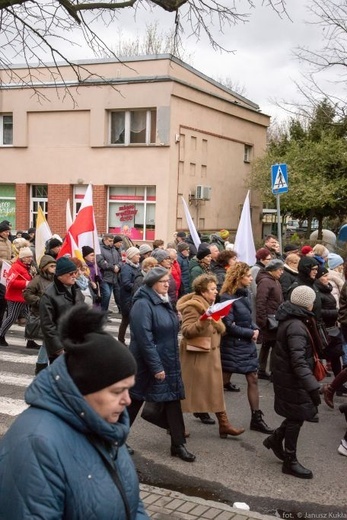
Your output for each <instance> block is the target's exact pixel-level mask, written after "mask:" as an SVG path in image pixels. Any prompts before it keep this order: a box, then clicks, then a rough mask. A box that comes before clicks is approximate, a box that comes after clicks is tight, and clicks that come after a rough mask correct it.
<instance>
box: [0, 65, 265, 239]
mask: <svg viewBox="0 0 347 520" xmlns="http://www.w3.org/2000/svg"><path fill="white" fill-rule="evenodd" d="M83 66H84V67H85V78H84V79H85V81H82V82H81V83H80V84H78V83H77V81H76V77H75V75H74V72H73V70H72V69H71V68H70V67H68V66H62V67H60V75H61V76H60V78H57V81H56V84H55V85H52V84H51V83H50V82H49V81H48V74H47V72H46V70H45V68H43V67H42V68H39V69H35V68H33V69H30V73H31V76H32V77H33V78H35V77H37V78H39V80H40V81H39V82H37V86H35V87H31V88H28V87H24V83H23V82H24V78H25V77H26V76H27V74H28V69H25V68H21V67H17V68H16V70H15V72H16V75H15V76H14V75H13V76H9V74H8V73H7V72H6V71H0V78H1V87H0V165H1V166H0V168H1V170H0V171H1V173H0V220H4V219H6V220H10V221H11V222H12V223H13V228H14V229H27V228H28V227H31V226H34V225H35V220H36V214H37V208H38V205H41V206H42V208H43V209H44V211H45V213H46V216H47V220H48V222H49V224H50V227H51V229H52V231H53V232H56V233H59V234H62V235H64V233H65V231H66V226H65V212H66V201H67V200H70V204H71V210H72V213H73V215H74V214H76V212H77V211H78V208H79V205H80V202H81V198H83V195H84V193H85V190H86V188H87V185H88V183H90V182H91V183H92V184H93V187H94V207H95V213H96V220H97V226H98V231H99V232H100V233H104V232H106V231H110V232H115V233H124V234H127V235H129V236H130V237H131V238H132V239H133V240H134V241H136V242H137V243H141V242H142V241H147V242H148V241H152V240H153V239H155V238H162V239H164V240H165V241H167V240H171V239H172V235H173V233H174V231H175V230H181V229H187V223H186V220H185V217H184V211H183V205H182V199H181V197H183V198H184V199H185V200H186V202H187V203H189V207H190V212H191V215H192V217H193V219H194V222H195V224H196V227H197V228H198V229H199V230H200V231H201V232H202V233H209V232H212V231H216V230H219V229H222V228H227V229H229V230H231V231H233V230H236V228H237V225H238V220H239V217H240V211H241V207H242V203H243V201H244V199H245V195H246V192H247V184H246V183H247V178H248V176H249V173H250V168H251V161H252V160H253V159H254V158H256V157H257V156H259V155H261V154H262V153H263V151H264V150H265V146H266V129H267V126H268V124H269V117H268V116H266V115H264V114H262V113H261V112H260V111H259V107H258V106H257V105H256V104H255V103H253V102H251V101H249V100H247V99H246V98H244V97H242V96H240V95H237V94H236V93H233V92H232V91H230V90H229V89H227V88H224V87H223V86H221V85H220V84H218V83H217V82H215V81H213V80H212V79H210V78H208V77H207V76H205V75H203V74H201V73H200V72H198V71H196V70H195V69H193V68H192V67H190V66H188V65H187V64H185V63H183V62H182V61H180V60H178V59H176V58H174V57H172V56H170V55H160V56H155V57H153V56H146V57H141V58H133V59H131V60H127V61H126V62H123V63H119V62H116V61H115V60H102V61H100V60H95V61H90V62H85V63H84V64H83ZM45 76H47V81H46V79H45ZM20 78H23V81H21V79H20ZM67 89H68V90H67ZM251 206H252V222H253V228H254V234H255V237H259V236H260V233H261V204H260V202H259V200H258V199H257V197H256V195H255V194H253V193H252V194H251Z"/></svg>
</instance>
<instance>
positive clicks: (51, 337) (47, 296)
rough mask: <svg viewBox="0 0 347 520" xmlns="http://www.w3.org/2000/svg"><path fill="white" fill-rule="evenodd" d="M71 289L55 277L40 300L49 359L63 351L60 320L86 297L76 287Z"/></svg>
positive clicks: (42, 327) (41, 317)
mask: <svg viewBox="0 0 347 520" xmlns="http://www.w3.org/2000/svg"><path fill="white" fill-rule="evenodd" d="M70 289H71V290H69V289H67V288H66V287H65V285H64V284H62V283H61V281H60V280H59V279H58V278H57V277H56V276H55V277H54V281H53V283H51V284H50V285H49V286H48V287H47V289H46V291H45V292H44V294H43V295H42V297H41V300H40V321H41V330H42V334H43V338H44V343H45V347H46V349H47V352H48V355H49V357H54V356H56V355H57V352H59V351H60V350H62V349H63V345H62V343H61V341H60V338H59V334H58V322H59V319H60V318H61V317H62V315H63V314H65V313H66V312H67V311H68V310H70V309H71V307H73V306H74V305H78V304H81V303H83V302H84V296H83V294H82V293H81V290H80V289H79V288H78V287H77V286H76V285H73V286H72V287H71V288H70Z"/></svg>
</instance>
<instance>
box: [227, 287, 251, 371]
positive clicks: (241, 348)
mask: <svg viewBox="0 0 347 520" xmlns="http://www.w3.org/2000/svg"><path fill="white" fill-rule="evenodd" d="M234 298H240V299H239V300H236V301H235V302H234V303H233V305H232V307H231V309H230V311H229V314H228V315H227V316H226V317H225V318H223V322H224V324H225V326H226V334H225V335H224V336H222V340H221V347H220V351H221V358H222V369H223V372H227V373H229V374H233V373H237V374H248V373H249V372H256V371H257V369H258V357H257V349H256V345H255V343H254V341H253V340H252V336H253V334H254V331H255V330H257V329H258V327H257V326H256V325H255V323H253V322H252V306H251V296H250V293H249V292H248V290H247V289H246V288H245V289H237V291H236V292H235V294H228V293H223V294H221V297H220V301H221V303H222V302H225V301H227V300H232V299H234Z"/></svg>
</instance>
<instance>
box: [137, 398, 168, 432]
mask: <svg viewBox="0 0 347 520" xmlns="http://www.w3.org/2000/svg"><path fill="white" fill-rule="evenodd" d="M141 417H142V419H144V420H145V421H147V422H149V423H151V424H154V425H155V426H159V428H164V429H165V430H167V429H168V428H169V423H168V421H167V418H166V412H165V405H164V403H160V402H159V403H158V402H149V401H146V402H145V406H144V407H143V410H142V413H141Z"/></svg>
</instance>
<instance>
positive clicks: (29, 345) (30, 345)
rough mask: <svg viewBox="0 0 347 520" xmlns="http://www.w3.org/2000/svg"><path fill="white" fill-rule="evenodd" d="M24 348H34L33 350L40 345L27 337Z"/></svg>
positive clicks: (37, 348)
mask: <svg viewBox="0 0 347 520" xmlns="http://www.w3.org/2000/svg"><path fill="white" fill-rule="evenodd" d="M26 348H34V349H35V350H39V349H40V345H38V344H37V343H36V342H35V341H34V340H33V339H28V341H27V344H26Z"/></svg>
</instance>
